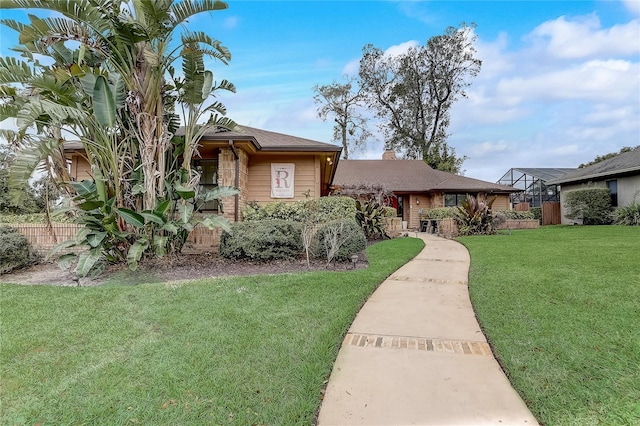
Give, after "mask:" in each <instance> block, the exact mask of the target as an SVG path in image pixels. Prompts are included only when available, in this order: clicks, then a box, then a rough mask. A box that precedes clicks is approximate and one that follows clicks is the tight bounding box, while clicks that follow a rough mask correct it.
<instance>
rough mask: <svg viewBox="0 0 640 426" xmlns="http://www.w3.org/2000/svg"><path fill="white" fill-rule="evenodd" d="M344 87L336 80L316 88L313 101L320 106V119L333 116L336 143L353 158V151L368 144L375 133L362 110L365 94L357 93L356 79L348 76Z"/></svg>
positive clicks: (343, 153)
mask: <svg viewBox="0 0 640 426" xmlns="http://www.w3.org/2000/svg"><path fill="white" fill-rule="evenodd" d="M346 80H347V81H346V82H345V83H344V84H341V83H338V82H336V81H334V82H333V83H332V84H328V85H324V86H318V85H317V84H316V85H315V86H314V88H313V91H314V92H315V95H314V97H313V99H314V100H315V102H316V104H317V105H318V107H319V108H318V117H319V118H321V119H322V120H323V121H326V120H327V118H329V117H331V116H332V117H333V119H334V121H335V124H334V126H333V140H334V141H336V142H340V143H341V144H342V155H343V157H344V159H345V160H348V159H349V150H350V149H357V148H359V147H362V146H363V145H365V144H366V142H367V139H368V138H369V137H371V133H370V132H369V131H368V130H367V126H366V120H365V119H364V118H363V117H362V115H361V114H360V113H359V111H358V108H359V107H361V106H362V102H363V100H364V97H363V94H362V92H361V91H360V90H359V89H358V90H356V91H354V87H353V86H354V78H353V77H346Z"/></svg>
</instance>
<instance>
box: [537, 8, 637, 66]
mask: <svg viewBox="0 0 640 426" xmlns="http://www.w3.org/2000/svg"><path fill="white" fill-rule="evenodd" d="M528 37H529V38H530V39H531V41H532V42H533V44H534V45H538V46H540V45H541V46H542V47H543V48H544V49H545V50H546V51H547V52H548V53H549V55H551V56H552V57H555V58H563V59H575V58H588V57H594V56H597V55H607V56H612V55H635V54H638V53H640V43H639V42H638V40H640V21H638V20H633V21H630V22H628V23H626V24H619V25H614V26H612V27H611V28H605V29H603V28H602V27H601V23H600V19H599V18H598V16H597V15H595V14H591V15H587V16H582V17H578V18H575V19H573V20H568V19H567V18H566V17H564V16H561V17H560V18H558V19H556V20H553V21H547V22H544V23H542V24H540V25H539V26H538V27H536V28H535V29H534V30H533V31H532V32H531V33H530V34H529V36H528Z"/></svg>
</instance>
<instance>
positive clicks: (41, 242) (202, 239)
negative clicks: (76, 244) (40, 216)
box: [7, 223, 222, 254]
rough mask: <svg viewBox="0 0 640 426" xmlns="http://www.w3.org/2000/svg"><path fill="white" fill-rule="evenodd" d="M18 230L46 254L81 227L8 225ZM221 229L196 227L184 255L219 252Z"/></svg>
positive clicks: (56, 224)
mask: <svg viewBox="0 0 640 426" xmlns="http://www.w3.org/2000/svg"><path fill="white" fill-rule="evenodd" d="M7 225H8V226H10V227H12V228H15V229H17V230H18V231H19V232H20V233H21V234H22V235H24V236H25V237H27V240H29V242H30V243H31V246H32V247H33V248H34V250H35V251H37V252H38V253H40V254H46V253H47V252H48V251H49V250H51V249H52V248H53V247H55V245H56V244H58V243H61V242H63V241H66V240H70V239H73V238H74V237H75V235H76V232H78V230H79V229H80V228H81V226H80V225H76V224H73V223H54V224H52V227H51V228H47V226H46V225H42V224H35V223H18V224H7ZM221 234H222V231H221V230H220V229H214V230H210V229H208V228H204V227H199V226H198V227H196V228H195V229H194V230H193V232H192V233H191V234H190V235H189V239H188V240H187V242H186V243H185V246H184V248H183V250H182V251H183V252H184V253H202V252H213V253H217V252H218V247H219V246H220V235H221Z"/></svg>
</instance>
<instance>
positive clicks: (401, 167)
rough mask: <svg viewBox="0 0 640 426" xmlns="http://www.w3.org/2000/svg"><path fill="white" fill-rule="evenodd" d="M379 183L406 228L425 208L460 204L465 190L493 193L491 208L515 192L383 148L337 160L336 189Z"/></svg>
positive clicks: (412, 225) (413, 225) (504, 202)
mask: <svg viewBox="0 0 640 426" xmlns="http://www.w3.org/2000/svg"><path fill="white" fill-rule="evenodd" d="M373 187H381V188H383V189H384V190H385V191H387V192H392V193H393V198H392V199H393V202H392V205H393V206H394V207H396V208H397V210H398V216H399V217H402V220H403V221H407V222H408V227H409V228H418V227H419V226H420V214H421V213H423V212H424V210H426V209H431V208H436V207H449V206H456V205H459V204H460V201H462V200H463V199H464V198H465V197H466V196H467V194H471V195H474V196H475V195H477V194H478V193H485V194H488V195H496V196H497V198H496V200H495V202H494V203H493V210H509V209H510V208H511V206H510V203H509V194H511V193H512V192H518V191H520V190H519V189H515V188H513V187H511V186H506V185H499V184H495V183H491V182H485V181H482V180H478V179H472V178H468V177H464V176H459V175H455V174H452V173H447V172H443V171H440V170H434V169H432V168H431V167H429V166H428V165H427V164H426V163H425V162H424V161H422V160H396V159H395V155H393V152H390V151H387V152H385V154H384V155H383V159H382V160H341V161H340V163H339V164H338V170H337V171H336V175H335V177H334V179H333V188H334V190H335V191H336V192H340V191H341V190H347V189H350V188H373Z"/></svg>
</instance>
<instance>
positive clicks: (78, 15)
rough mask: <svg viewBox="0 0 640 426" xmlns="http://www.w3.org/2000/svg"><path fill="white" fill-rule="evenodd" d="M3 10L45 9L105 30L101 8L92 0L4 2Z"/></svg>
mask: <svg viewBox="0 0 640 426" xmlns="http://www.w3.org/2000/svg"><path fill="white" fill-rule="evenodd" d="M2 8H3V9H43V10H50V11H53V12H58V13H60V14H62V15H64V16H66V17H67V18H69V19H75V20H78V21H85V22H91V23H93V24H94V25H95V26H93V28H94V29H95V30H96V31H99V32H100V31H102V30H104V29H105V26H104V25H105V19H103V12H102V10H104V9H101V8H100V7H97V6H96V5H95V4H94V2H93V1H91V0H2Z"/></svg>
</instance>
